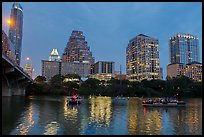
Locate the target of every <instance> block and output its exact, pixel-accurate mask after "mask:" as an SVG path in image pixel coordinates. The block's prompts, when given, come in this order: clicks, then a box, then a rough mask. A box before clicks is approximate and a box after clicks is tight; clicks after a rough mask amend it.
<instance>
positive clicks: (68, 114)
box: [64, 97, 78, 120]
mask: <svg viewBox="0 0 204 137" xmlns="http://www.w3.org/2000/svg"><path fill="white" fill-rule="evenodd" d="M75 107H76V106H69V105H67V98H66V97H65V98H64V118H65V119H66V120H69V119H70V118H71V119H74V120H76V119H77V114H78V110H77V108H75Z"/></svg>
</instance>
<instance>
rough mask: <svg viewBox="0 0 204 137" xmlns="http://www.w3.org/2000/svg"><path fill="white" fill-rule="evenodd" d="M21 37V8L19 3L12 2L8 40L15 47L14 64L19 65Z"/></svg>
mask: <svg viewBox="0 0 204 137" xmlns="http://www.w3.org/2000/svg"><path fill="white" fill-rule="evenodd" d="M22 36H23V8H22V6H21V5H20V4H19V3H16V2H14V4H13V6H12V9H11V15H10V24H9V39H10V41H11V42H12V43H13V45H14V47H15V54H16V62H17V64H18V65H20V61H21V49H22Z"/></svg>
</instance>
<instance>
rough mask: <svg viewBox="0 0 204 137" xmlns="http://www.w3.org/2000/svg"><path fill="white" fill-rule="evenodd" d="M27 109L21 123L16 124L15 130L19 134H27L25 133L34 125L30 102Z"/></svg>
mask: <svg viewBox="0 0 204 137" xmlns="http://www.w3.org/2000/svg"><path fill="white" fill-rule="evenodd" d="M27 111H28V113H26V114H27V115H26V116H25V117H23V118H24V120H22V123H23V124H19V125H18V126H17V130H18V131H19V135H27V133H28V132H29V130H30V129H31V127H32V126H33V125H34V120H33V106H32V104H30V105H29V108H28V110H27Z"/></svg>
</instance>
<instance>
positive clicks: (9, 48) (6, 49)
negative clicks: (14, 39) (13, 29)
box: [2, 30, 16, 63]
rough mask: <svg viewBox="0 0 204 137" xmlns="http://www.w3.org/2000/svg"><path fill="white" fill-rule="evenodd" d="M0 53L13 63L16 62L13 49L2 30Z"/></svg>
mask: <svg viewBox="0 0 204 137" xmlns="http://www.w3.org/2000/svg"><path fill="white" fill-rule="evenodd" d="M2 52H3V53H5V54H6V55H7V57H9V58H10V59H11V60H12V61H13V62H14V63H15V61H16V55H15V48H14V45H13V44H12V43H11V41H10V40H9V38H8V37H7V35H6V33H5V32H4V31H3V30H2Z"/></svg>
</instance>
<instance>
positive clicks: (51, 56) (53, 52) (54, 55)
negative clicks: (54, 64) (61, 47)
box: [49, 49, 60, 61]
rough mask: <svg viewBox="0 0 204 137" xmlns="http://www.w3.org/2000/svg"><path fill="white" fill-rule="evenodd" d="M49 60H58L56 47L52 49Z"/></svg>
mask: <svg viewBox="0 0 204 137" xmlns="http://www.w3.org/2000/svg"><path fill="white" fill-rule="evenodd" d="M49 61H60V55H59V53H58V51H57V49H53V50H52V52H51V53H50V56H49Z"/></svg>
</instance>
